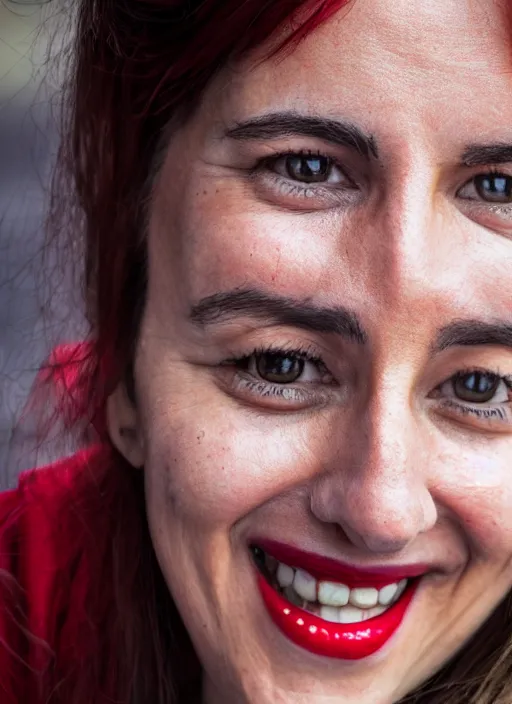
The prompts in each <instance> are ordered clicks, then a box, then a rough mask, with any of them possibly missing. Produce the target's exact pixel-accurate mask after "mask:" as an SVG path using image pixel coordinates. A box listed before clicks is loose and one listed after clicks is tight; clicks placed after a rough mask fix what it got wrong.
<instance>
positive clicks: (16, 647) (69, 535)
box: [0, 448, 108, 704]
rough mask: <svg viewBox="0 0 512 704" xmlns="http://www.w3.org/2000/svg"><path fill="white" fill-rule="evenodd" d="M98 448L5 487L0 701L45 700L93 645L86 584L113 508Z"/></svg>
mask: <svg viewBox="0 0 512 704" xmlns="http://www.w3.org/2000/svg"><path fill="white" fill-rule="evenodd" d="M100 452H101V450H99V449H98V448H95V449H92V450H87V451H83V452H80V453H79V454H77V455H75V456H74V457H71V458H69V459H66V460H64V461H61V462H58V463H56V464H55V465H52V466H49V467H47V468H44V469H38V470H34V471H29V472H25V473H24V474H22V475H21V477H20V480H19V485H18V488H17V489H15V490H12V491H7V492H5V493H0V702H1V704H11V703H12V704H22V703H24V702H27V704H28V703H30V704H38V703H39V702H40V701H41V702H42V701H43V700H44V701H46V699H47V696H48V692H46V696H45V697H44V699H43V696H42V694H41V691H42V690H46V689H47V687H48V686H52V687H53V686H55V683H57V682H58V681H59V678H61V677H62V678H64V677H65V676H66V675H68V674H69V673H71V672H73V671H74V670H75V671H76V668H77V667H80V663H81V662H82V661H83V660H84V658H86V657H87V655H88V653H90V652H91V649H93V648H94V647H95V637H96V635H97V634H96V631H95V624H94V622H92V623H91V619H90V618H89V616H90V614H88V603H87V590H88V585H89V575H90V571H91V567H92V566H91V555H93V554H96V555H101V552H102V551H101V544H102V540H101V532H102V527H103V524H104V523H105V520H101V519H102V514H103V516H104V514H105V511H107V512H108V501H107V502H106V505H105V504H103V503H102V501H103V499H104V498H105V497H104V496H103V495H102V494H101V492H100V491H99V490H98V489H99V487H98V484H97V483H96V480H97V476H96V475H97V472H98V470H99V469H100V468H101V465H102V464H104V463H102V462H101V461H98V459H99V457H100ZM96 519H97V520H96ZM94 526H96V528H97V531H96V530H94ZM103 542H105V541H103ZM91 548H94V552H93V550H91ZM107 591H108V590H107ZM49 683H50V685H49ZM98 701H99V699H98Z"/></svg>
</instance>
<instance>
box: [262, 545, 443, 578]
mask: <svg viewBox="0 0 512 704" xmlns="http://www.w3.org/2000/svg"><path fill="white" fill-rule="evenodd" d="M251 544H252V545H255V546H257V547H259V548H261V549H262V550H263V551H264V552H265V553H266V554H267V555H270V556H272V557H274V558H275V559H276V560H277V561H278V562H283V563H284V564H285V565H288V566H289V567H295V568H296V569H302V570H304V571H305V572H308V573H309V574H310V575H311V576H312V577H314V578H315V579H316V580H318V581H322V582H327V581H330V582H337V583H340V584H345V585H346V586H347V587H349V588H351V589H353V588H355V587H374V588H376V589H380V588H381V587H385V586H386V585H388V584H392V583H394V582H400V581H401V580H402V579H412V578H414V577H419V576H421V575H423V574H425V573H426V572H429V571H431V570H432V566H431V565H428V564H425V563H415V564H408V565H376V566H374V565H372V566H371V567H361V566H356V565H350V564H348V563H344V562H341V561H339V560H336V559H332V558H329V557H323V556H322V555H318V554H316V553H312V552H305V551H304V550H300V549H299V548H297V547H294V546H292V545H286V544H284V543H279V542H277V541H274V540H267V539H261V540H254V541H251Z"/></svg>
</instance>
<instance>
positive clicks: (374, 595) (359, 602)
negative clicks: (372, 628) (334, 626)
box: [275, 563, 408, 623]
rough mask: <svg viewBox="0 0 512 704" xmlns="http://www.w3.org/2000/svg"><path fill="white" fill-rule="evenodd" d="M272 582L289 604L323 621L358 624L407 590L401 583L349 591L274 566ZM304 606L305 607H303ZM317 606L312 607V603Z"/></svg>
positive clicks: (342, 587) (301, 572)
mask: <svg viewBox="0 0 512 704" xmlns="http://www.w3.org/2000/svg"><path fill="white" fill-rule="evenodd" d="M276 565H277V570H276V571H275V579H276V580H277V583H278V584H279V586H280V587H281V588H282V590H283V593H284V595H285V597H286V598H287V599H288V601H290V602H291V603H292V604H295V605H296V606H300V607H301V608H307V609H309V610H313V612H314V613H317V614H319V615H320V617H321V618H323V619H324V620H325V621H331V622H333V623H358V622H360V621H366V620H368V619H370V618H375V617H376V616H380V615H381V614H383V613H384V612H385V611H386V610H387V609H388V608H389V606H390V605H391V604H393V603H395V602H396V601H398V599H399V598H400V597H401V596H402V594H403V592H404V591H405V588H406V587H407V583H408V580H407V579H402V580H401V581H400V582H398V583H395V584H388V585H386V586H385V587H382V589H375V588H374V587H356V588H355V589H349V588H348V587H347V586H346V585H345V584H340V583H337V582H317V580H316V579H315V578H314V577H312V576H311V575H310V574H308V572H305V571H304V570H299V569H297V570H296V569H293V568H292V567H289V566H288V565H285V564H283V563H276ZM305 602H307V603H305ZM316 602H319V605H320V609H318V605H317V606H316V607H315V603H316Z"/></svg>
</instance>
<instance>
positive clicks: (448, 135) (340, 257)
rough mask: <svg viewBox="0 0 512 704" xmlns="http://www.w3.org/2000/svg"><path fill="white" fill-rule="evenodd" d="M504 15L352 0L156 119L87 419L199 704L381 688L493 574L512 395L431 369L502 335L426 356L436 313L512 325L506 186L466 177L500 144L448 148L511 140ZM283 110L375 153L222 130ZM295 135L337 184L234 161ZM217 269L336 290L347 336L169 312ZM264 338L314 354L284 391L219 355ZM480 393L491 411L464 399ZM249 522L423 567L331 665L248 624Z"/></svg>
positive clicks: (278, 288) (303, 540) (268, 282)
mask: <svg viewBox="0 0 512 704" xmlns="http://www.w3.org/2000/svg"><path fill="white" fill-rule="evenodd" d="M506 31H507V30H506V20H505V17H504V14H503V10H502V9H500V6H499V5H498V4H497V3H495V2H491V0H479V1H478V2H476V0H433V2H429V3H411V2H407V1H406V0H358V1H357V2H356V3H355V4H354V5H352V6H351V8H350V11H348V12H347V11H346V10H343V11H341V12H339V13H338V14H336V15H335V16H334V17H333V18H332V19H331V20H329V21H328V22H327V23H326V24H324V25H322V26H321V27H320V28H319V29H318V30H317V31H316V32H315V33H313V34H312V35H311V36H310V37H308V38H307V40H306V41H304V42H303V43H302V44H301V45H300V46H299V47H298V48H297V49H296V50H295V51H294V52H292V53H289V54H287V55H286V57H285V58H281V59H279V60H277V59H272V60H268V61H264V62H260V61H257V59H258V58H259V57H256V56H253V57H250V59H249V60H247V62H246V63H244V64H243V65H241V66H237V67H230V68H226V69H224V70H223V71H222V72H221V74H220V75H219V76H218V77H217V78H216V79H215V81H214V82H213V83H212V84H211V85H210V87H209V89H208V90H207V93H206V94H205V96H204V100H203V103H202V104H201V105H200V106H199V108H198V110H197V111H196V113H195V114H194V116H192V117H191V118H190V119H189V120H188V121H187V122H186V124H185V125H183V126H182V127H180V129H179V130H177V131H176V132H174V134H173V136H172V137H171V140H170V143H169V146H168V148H167V151H166V154H165V158H164V163H163V166H162V168H161V169H160V172H159V174H158V176H157V178H156V180H155V186H154V193H153V199H152V203H151V207H150V217H149V226H148V257H149V263H148V266H149V290H148V297H147V305H146V310H145V314H144V318H143V322H142V327H141V331H140V340H139V345H138V351H137V357H136V364H135V377H136V390H137V406H136V407H133V406H131V405H130V403H129V402H128V401H127V399H126V395H125V394H124V393H123V390H122V389H119V390H118V391H117V392H116V394H115V395H114V396H113V397H112V398H111V399H110V403H109V419H110V420H109V422H110V430H111V435H112V438H113V440H114V442H115V443H116V444H117V446H118V447H119V448H120V450H121V451H122V452H123V453H124V454H125V456H126V457H127V458H128V459H129V460H130V461H131V462H132V463H133V464H134V465H137V466H142V465H144V472H145V476H146V484H147V510H148V516H149V522H150V528H151V533H152V537H153V541H154V546H155V550H156V554H157V556H158V560H159V562H160V565H161V567H162V571H163V573H164V576H165V578H166V580H167V582H168V585H169V589H170V590H171V593H172V596H173V598H174V599H175V600H176V603H177V605H178V608H179V610H180V612H181V614H182V616H183V619H184V621H185V623H186V626H187V628H188V630H189V632H190V634H191V637H192V639H193V641H194V644H195V647H196V649H197V652H198V655H199V657H200V659H201V661H202V663H203V665H204V671H205V677H204V682H205V684H204V694H203V701H204V704H217V703H218V702H226V701H229V702H235V701H236V702H250V703H251V704H252V703H254V704H276V703H279V704H298V703H299V702H308V704H320V703H322V704H324V703H327V702H340V703H343V704H352V703H355V702H357V703H358V704H375V703H376V702H377V703H378V704H387V703H391V702H396V701H398V700H399V699H400V697H402V696H404V695H405V694H406V693H407V692H410V691H412V690H413V689H414V688H415V687H416V686H417V685H418V684H419V683H421V682H423V681H424V680H425V679H426V678H428V677H429V676H430V675H431V674H432V673H434V672H435V671H436V670H438V669H439V668H440V667H441V665H442V664H443V663H444V662H446V660H447V659H448V658H450V657H451V656H452V655H453V654H454V653H455V652H456V651H457V650H458V649H459V648H461V647H462V646H463V645H464V643H465V641H466V640H467V639H468V638H469V637H470V636H471V635H472V634H473V633H474V631H475V630H476V628H477V627H478V626H479V625H480V624H482V623H483V622H484V621H485V620H486V619H487V617H488V616H489V614H490V613H491V612H492V611H493V610H494V609H495V607H496V606H497V604H498V603H499V601H500V600H501V599H502V598H503V597H504V596H505V595H506V594H507V592H508V591H509V589H510V588H511V585H512V564H511V559H512V474H511V471H510V465H511V461H512V437H511V435H512V407H511V404H510V402H509V399H511V398H512V392H511V391H510V390H509V389H508V388H507V386H506V385H505V384H504V382H501V384H500V385H499V389H498V391H497V394H496V398H495V399H494V398H493V400H491V401H490V402H486V403H482V402H474V403H470V402H467V401H466V400H464V399H460V398H458V396H457V394H456V388H455V387H454V384H453V382H452V381H450V379H453V376H454V375H455V374H457V373H459V372H461V371H462V372H463V371H465V370H468V369H469V370H472V369H478V370H484V371H485V370H487V371H488V373H491V374H500V375H507V374H508V375H512V351H511V349H510V347H508V346H507V345H506V344H498V343H496V344H494V343H490V344H468V345H455V346H451V347H449V348H447V349H443V350H438V349H435V344H436V340H437V338H438V336H439V332H440V330H441V329H442V328H444V327H446V326H449V325H450V324H452V323H453V322H454V321H457V320H468V319H469V320H477V321H481V322H496V321H501V322H503V323H507V322H509V324H512V319H511V313H510V300H511V297H512V276H511V273H512V242H511V239H512V205H511V206H509V207H508V209H507V206H506V204H505V205H503V206H502V207H501V209H499V208H496V207H494V206H495V204H493V203H489V202H486V200H485V199H482V198H481V197H479V196H478V193H477V192H476V191H475V188H474V181H473V179H474V178H475V177H476V176H477V175H479V174H486V173H488V172H489V171H490V170H492V168H494V169H495V170H496V169H498V170H499V171H500V172H502V173H504V174H510V175H511V178H512V161H511V163H503V164H500V165H496V164H494V163H493V162H492V160H490V161H489V163H487V164H485V165H482V166H473V167H472V166H468V165H466V164H464V163H462V156H461V155H462V153H463V152H464V150H465V149H466V147H467V145H468V144H474V143H479V144H493V143H505V144H506V143H512V127H511V126H510V124H511V120H510V116H511V115H512V77H511V76H512V74H511V71H510V44H509V38H508V36H507V33H506ZM287 110H294V111H295V112H296V113H300V114H302V115H309V116H319V117H323V118H325V117H328V118H331V119H335V120H343V121H348V122H350V123H351V124H353V125H357V126H358V127H359V128H360V129H361V130H363V131H364V132H365V133H369V134H371V135H373V137H374V140H375V145H376V148H377V150H378V155H379V158H376V157H375V156H371V157H370V158H369V159H366V158H365V157H364V156H363V155H361V154H359V153H358V152H357V150H353V149H349V148H347V147H341V146H337V145H334V144H331V143H329V142H327V141H324V140H322V139H319V138H313V137H308V136H288V137H281V138H274V139H255V140H249V139H233V138H231V137H227V136H225V132H226V130H229V129H230V128H232V127H233V126H234V125H235V123H237V122H241V121H244V120H248V119H252V118H255V117H258V116H261V115H264V114H267V113H270V112H282V111H287ZM301 150H306V151H308V150H310V151H312V152H313V153H315V154H316V153H317V152H320V153H321V154H324V155H326V156H327V157H330V158H331V159H333V160H335V161H336V162H337V163H338V164H339V167H333V173H334V176H330V177H329V178H330V179H332V178H334V179H335V180H336V179H338V181H339V179H340V178H341V182H338V183H333V182H332V181H330V182H329V183H327V184H326V183H313V184H312V185H309V186H307V196H305V195H304V193H303V192H302V191H300V188H303V184H300V183H299V184H297V183H296V182H293V181H291V180H290V177H289V176H288V177H286V176H283V175H279V173H278V174H276V170H278V171H279V172H280V173H283V169H284V167H283V163H285V162H284V160H283V159H281V161H280V162H278V163H276V164H272V163H267V166H266V167H265V166H262V167H261V168H259V169H256V168H255V167H256V164H257V162H258V160H260V161H261V160H263V159H265V158H266V157H270V156H272V155H275V154H279V153H281V152H293V153H297V152H300V151H301ZM511 160H512V157H511ZM286 163H289V162H286ZM338 169H341V171H339V170H338ZM343 170H347V171H348V173H349V174H350V179H351V180H350V181H349V180H347V179H346V177H345V176H344V175H342V172H343ZM284 173H286V172H284ZM468 184H469V185H468ZM294 189H295V190H294ZM461 189H463V190H462V191H461ZM237 288H238V289H258V290H262V291H264V292H265V293H270V294H276V295H280V296H285V297H288V298H291V299H294V300H296V301H297V302H298V303H299V304H300V305H304V304H305V302H307V303H308V304H314V305H318V306H322V307H343V308H345V309H349V310H350V311H352V312H353V313H354V314H356V315H357V316H358V318H359V320H360V322H361V325H362V326H363V327H364V330H365V332H366V335H367V343H366V344H364V345H362V344H358V343H357V342H354V341H350V340H347V339H344V338H343V337H342V336H340V335H335V334H332V333H325V332H318V331H312V330H305V329H301V328H299V327H297V326H294V325H282V324H277V323H276V322H275V321H274V320H272V319H271V318H269V317H258V316H253V315H250V314H248V313H245V314H240V315H238V316H235V317H232V318H230V319H229V320H217V321H210V322H203V323H202V324H199V323H198V322H194V321H193V320H191V317H190V312H191V310H192V309H193V307H194V306H195V305H197V304H198V302H199V301H201V299H203V298H204V297H208V296H212V295H215V294H218V293H220V292H225V291H230V290H232V289H237ZM269 346H271V347H272V348H275V347H277V348H283V347H284V348H285V350H290V349H292V350H293V349H297V348H298V349H300V350H303V349H305V350H307V351H308V352H311V353H312V354H314V356H316V357H320V358H321V359H322V362H323V365H325V367H323V368H322V371H321V372H319V371H318V369H317V367H316V366H315V365H314V364H312V363H309V362H308V363H307V364H306V366H305V372H304V374H305V376H304V377H302V378H301V379H299V380H298V381H297V382H295V383H293V384H291V385H290V384H288V387H290V386H291V387H293V389H295V390H297V389H298V391H295V392H293V393H295V397H294V398H295V400H293V398H292V400H291V401H290V400H286V399H285V398H283V397H282V396H279V395H278V394H279V390H277V391H275V392H274V394H273V395H272V396H270V397H269V396H268V395H267V396H263V395H261V394H259V393H258V391H257V389H258V388H260V389H261V384H260V385H259V386H258V385H257V384H255V383H254V382H255V381H257V379H258V377H256V376H254V366H253V367H251V368H250V369H249V371H245V372H244V371H241V372H240V371H239V370H237V367H236V365H234V364H233V363H226V361H227V360H232V359H233V358H234V357H243V356H244V355H245V356H246V355H250V354H252V353H253V351H254V350H255V349H256V350H257V349H261V348H268V347H269ZM251 370H252V371H251ZM325 370H328V371H325ZM247 379H252V382H253V383H252V386H250V382H249V383H248V382H247ZM244 381H245V383H244ZM260 381H261V379H260ZM268 386H271V387H272V388H273V389H275V387H276V384H274V385H271V384H268V383H267V387H268ZM282 386H283V385H282V384H281V387H282ZM293 393H292V396H293ZM297 399H299V400H300V401H301V402H300V404H299V403H298V402H297ZM468 408H470V409H473V410H470V411H467V409H468ZM496 408H499V409H501V410H500V413H501V414H502V416H503V417H502V418H492V417H491V418H486V417H482V416H478V415H476V413H478V412H479V411H481V410H482V409H496ZM464 409H466V412H464ZM475 409H476V412H475ZM126 427H129V428H130V429H131V431H132V432H131V433H128V434H127V433H123V434H122V435H120V429H123V428H126ZM255 537H260V538H261V537H266V538H272V539H276V540H279V541H281V542H284V543H288V544H292V545H296V546H298V547H300V548H302V549H304V550H309V551H312V552H316V553H318V554H320V555H325V556H329V557H334V558H338V559H340V560H343V561H345V562H349V563H353V564H357V565H359V566H367V567H371V566H375V565H384V564H385V565H400V564H411V563H418V562H421V563H427V564H428V565H429V568H430V573H429V574H428V575H427V576H426V577H425V578H424V579H423V582H422V584H421V587H420V589H419V592H418V594H417V596H416V598H415V600H414V602H413V604H412V606H411V609H410V611H409V613H408V615H407V617H406V620H405V622H404V624H403V626H402V628H401V629H400V631H399V632H398V633H397V634H396V635H395V637H394V638H393V639H392V641H391V642H390V643H388V644H387V645H386V646H385V648H384V649H383V650H382V651H380V652H379V653H377V654H376V655H374V656H372V657H370V658H367V659H365V660H362V661H359V662H351V663H349V662H344V661H335V660H329V659H326V658H320V657H317V656H314V655H312V654H310V653H307V652H305V651H303V650H301V649H300V648H298V647H297V646H295V645H294V644H292V643H291V642H289V641H288V640H287V639H286V638H285V637H284V636H283V635H282V634H281V633H280V632H279V631H278V630H277V629H276V627H275V626H274V625H273V623H272V622H271V621H270V619H269V617H268V615H267V612H266V611H265V607H264V605H263V603H262V600H261V598H260V596H259V592H258V591H257V587H256V580H255V569H254V566H253V563H252V561H251V556H250V553H249V550H248V547H247V543H248V541H249V540H251V539H254V538H255Z"/></svg>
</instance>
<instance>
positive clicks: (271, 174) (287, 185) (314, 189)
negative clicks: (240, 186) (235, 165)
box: [251, 149, 358, 199]
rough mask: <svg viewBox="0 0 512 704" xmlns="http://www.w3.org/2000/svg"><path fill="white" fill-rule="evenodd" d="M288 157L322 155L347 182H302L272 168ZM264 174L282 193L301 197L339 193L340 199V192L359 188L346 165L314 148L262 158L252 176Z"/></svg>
mask: <svg viewBox="0 0 512 704" xmlns="http://www.w3.org/2000/svg"><path fill="white" fill-rule="evenodd" d="M287 157H321V158H323V159H326V160H327V161H328V163H329V166H330V168H332V167H336V168H337V169H339V170H340V172H341V173H342V174H343V176H344V178H345V179H346V184H338V185H333V184H331V185H329V184H327V183H322V182H317V183H314V182H311V183H302V182H301V181H294V180H293V179H291V178H286V177H285V176H282V175H281V174H278V173H276V172H275V171H273V170H272V168H271V167H272V166H273V165H275V163H276V162H277V161H279V159H286V158H287ZM262 174H263V175H264V177H265V178H267V179H269V180H271V181H273V182H274V183H275V184H277V185H278V187H279V190H280V193H281V195H287V196H298V197H299V198H310V197H312V196H316V197H318V196H319V195H320V194H323V195H326V196H333V195H337V197H338V199H339V196H340V194H345V193H346V192H348V191H354V190H358V189H357V185H356V183H355V181H354V179H353V178H352V177H351V176H350V174H349V173H348V171H347V168H346V166H345V165H342V164H341V163H340V162H339V161H338V160H337V159H335V158H333V157H332V156H329V155H328V154H325V153H323V152H321V151H320V150H313V149H298V150H293V151H292V150H289V151H284V152H279V153H277V154H273V155H272V156H270V157H264V158H263V159H260V160H259V161H258V162H257V163H256V165H255V167H254V168H253V169H252V174H251V175H252V177H253V178H254V177H257V176H258V175H259V176H261V175H262Z"/></svg>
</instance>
